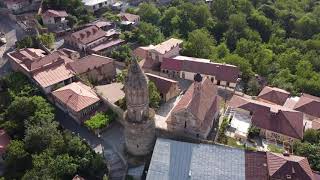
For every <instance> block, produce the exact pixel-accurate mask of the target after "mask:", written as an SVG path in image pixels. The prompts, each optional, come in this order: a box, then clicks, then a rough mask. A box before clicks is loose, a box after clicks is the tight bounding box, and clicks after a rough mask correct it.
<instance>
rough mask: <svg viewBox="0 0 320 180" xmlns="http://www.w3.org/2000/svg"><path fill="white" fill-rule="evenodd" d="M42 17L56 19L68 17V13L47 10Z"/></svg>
mask: <svg viewBox="0 0 320 180" xmlns="http://www.w3.org/2000/svg"><path fill="white" fill-rule="evenodd" d="M42 15H43V16H45V17H53V18H55V17H67V16H68V14H67V12H66V11H57V10H52V9H49V10H47V11H46V12H45V13H43V14H42Z"/></svg>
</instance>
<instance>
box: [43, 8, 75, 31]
mask: <svg viewBox="0 0 320 180" xmlns="http://www.w3.org/2000/svg"><path fill="white" fill-rule="evenodd" d="M66 17H68V14H67V12H66V11H59V10H53V9H48V10H47V11H45V12H44V13H43V14H41V18H42V22H43V24H44V25H45V26H47V27H48V30H49V31H50V32H54V33H56V34H59V33H60V34H61V33H64V32H66V31H69V30H70V27H69V26H68V20H66Z"/></svg>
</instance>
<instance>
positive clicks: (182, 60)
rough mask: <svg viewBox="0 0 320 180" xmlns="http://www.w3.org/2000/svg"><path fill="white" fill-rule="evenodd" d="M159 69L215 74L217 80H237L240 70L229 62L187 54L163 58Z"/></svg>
mask: <svg viewBox="0 0 320 180" xmlns="http://www.w3.org/2000/svg"><path fill="white" fill-rule="evenodd" d="M161 69H165V70H172V71H186V72H193V73H200V74H205V75H212V76H215V78H216V79H217V80H222V81H228V82H234V83H235V82H237V80H238V77H239V75H240V70H239V68H238V67H237V66H234V65H230V64H221V63H213V62H210V60H208V59H199V58H193V57H187V56H176V57H173V58H163V62H162V64H161Z"/></svg>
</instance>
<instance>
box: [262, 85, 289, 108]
mask: <svg viewBox="0 0 320 180" xmlns="http://www.w3.org/2000/svg"><path fill="white" fill-rule="evenodd" d="M289 96H290V93H289V92H288V91H285V90H283V89H279V88H275V87H269V86H265V87H264V88H263V89H262V91H261V92H260V94H259V95H258V98H259V99H262V100H266V101H268V102H271V103H275V104H278V105H283V104H284V103H285V102H286V100H287V99H288V98H289Z"/></svg>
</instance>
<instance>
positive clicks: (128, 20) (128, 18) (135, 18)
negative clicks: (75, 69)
mask: <svg viewBox="0 0 320 180" xmlns="http://www.w3.org/2000/svg"><path fill="white" fill-rule="evenodd" d="M118 16H119V17H120V19H121V24H123V25H138V24H139V22H140V16H139V15H136V14H130V13H120V14H118Z"/></svg>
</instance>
